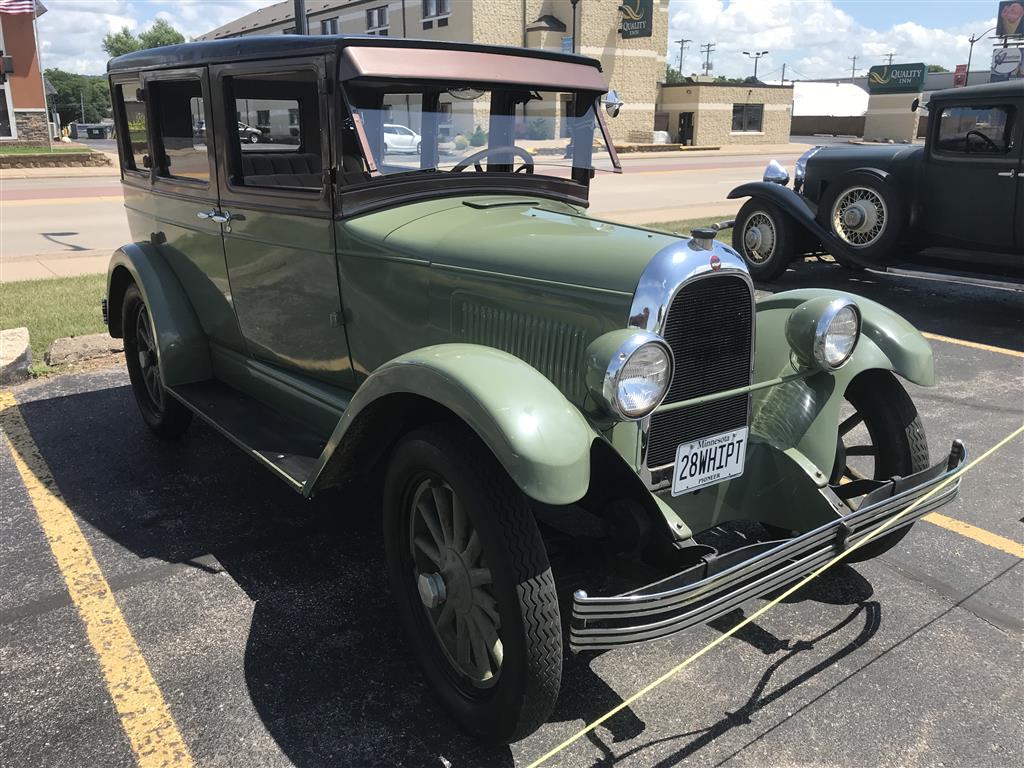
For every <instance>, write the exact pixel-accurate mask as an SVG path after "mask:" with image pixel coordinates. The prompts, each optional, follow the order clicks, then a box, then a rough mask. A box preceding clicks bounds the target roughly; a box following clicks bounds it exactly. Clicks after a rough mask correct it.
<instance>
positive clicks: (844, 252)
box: [726, 171, 878, 269]
mask: <svg viewBox="0 0 1024 768" xmlns="http://www.w3.org/2000/svg"><path fill="white" fill-rule="evenodd" d="M875 173H878V172H877V171H875ZM726 197H728V199H730V200H735V199H737V198H741V197H754V198H761V199H764V200H768V201H769V202H772V203H775V205H777V206H779V208H781V209H782V210H784V211H785V212H786V213H788V214H789V215H790V216H792V217H793V219H795V220H796V222H797V223H798V224H801V225H802V226H803V227H804V228H805V229H807V230H808V231H809V232H810V233H811V234H813V235H814V236H815V237H816V238H817V239H818V240H819V241H820V242H821V244H822V245H823V246H824V247H825V249H826V250H827V251H829V252H830V253H832V254H835V253H838V254H839V255H840V256H841V257H842V258H844V259H846V260H848V261H851V262H853V263H854V264H856V265H858V266H860V267H863V268H865V269H872V268H874V267H876V266H877V265H876V264H872V263H871V262H869V261H865V260H864V259H863V258H861V257H860V256H859V255H858V254H856V253H855V252H853V251H852V250H851V249H850V248H847V247H846V244H845V243H843V241H842V240H840V239H839V238H838V237H836V236H835V235H833V234H832V233H831V232H830V231H829V230H827V229H825V227H823V226H821V224H819V223H818V220H817V219H816V218H815V217H814V211H813V210H812V209H811V204H810V202H809V201H808V200H807V199H806V198H804V197H803V196H802V195H800V194H798V193H797V192H794V191H793V190H792V189H790V188H789V187H784V186H782V185H781V184H773V183H771V182H767V181H751V182H748V183H746V184H740V185H739V186H738V187H736V188H735V189H733V190H732V191H731V192H730V193H729V194H728V195H727V196H726Z"/></svg>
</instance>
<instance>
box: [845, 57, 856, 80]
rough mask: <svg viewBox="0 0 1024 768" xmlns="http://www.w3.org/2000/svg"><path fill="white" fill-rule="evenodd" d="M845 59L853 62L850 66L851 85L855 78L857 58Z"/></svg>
mask: <svg viewBox="0 0 1024 768" xmlns="http://www.w3.org/2000/svg"><path fill="white" fill-rule="evenodd" d="M846 58H848V59H849V60H850V61H851V62H853V63H852V64H850V82H851V83H852V82H853V78H855V77H856V76H857V57H856V56H847V57H846Z"/></svg>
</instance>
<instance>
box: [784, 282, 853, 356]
mask: <svg viewBox="0 0 1024 768" xmlns="http://www.w3.org/2000/svg"><path fill="white" fill-rule="evenodd" d="M860 322H861V317H860V309H859V308H858V307H857V305H856V304H855V303H854V302H853V300H852V299H848V298H838V299H836V298H828V297H824V296H823V297H820V298H817V299H811V300H810V301H805V302H804V303H803V304H801V305H800V306H798V307H797V308H796V309H794V310H793V311H792V312H791V313H790V315H789V319H788V320H787V321H786V339H787V341H789V346H790V347H791V348H792V350H793V357H794V358H795V361H796V364H797V367H799V368H820V369H821V370H825V371H834V370H835V369H837V368H840V367H842V366H843V365H844V364H845V363H846V361H847V360H849V359H850V356H851V355H852V354H853V350H854V349H856V348H857V341H858V340H859V339H860Z"/></svg>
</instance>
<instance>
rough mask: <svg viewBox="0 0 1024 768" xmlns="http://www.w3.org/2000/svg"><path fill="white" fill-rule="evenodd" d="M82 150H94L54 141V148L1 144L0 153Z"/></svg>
mask: <svg viewBox="0 0 1024 768" xmlns="http://www.w3.org/2000/svg"><path fill="white" fill-rule="evenodd" d="M81 152H92V150H91V149H89V148H88V147H79V146H75V145H74V144H61V143H59V142H54V143H53V150H52V151H51V150H49V149H47V148H46V147H5V146H4V145H3V144H0V155H49V154H54V155H65V154H78V153H81Z"/></svg>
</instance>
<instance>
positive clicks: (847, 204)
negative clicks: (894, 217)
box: [832, 187, 889, 248]
mask: <svg viewBox="0 0 1024 768" xmlns="http://www.w3.org/2000/svg"><path fill="white" fill-rule="evenodd" d="M888 223H889V208H888V206H887V205H886V203H885V198H884V197H882V195H881V194H880V193H879V192H878V191H876V190H874V189H870V188H869V187H851V188H850V189H847V190H845V191H844V192H842V193H841V194H840V195H839V196H838V197H837V198H836V200H835V202H834V203H833V204H832V229H833V231H834V232H835V233H836V234H837V235H839V237H840V238H842V239H843V241H844V242H846V243H847V244H849V245H852V246H853V247H854V248H864V247H867V246H871V245H873V244H875V243H876V242H878V241H879V240H880V239H881V238H882V236H883V235H884V234H885V228H886V227H887V226H888Z"/></svg>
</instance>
